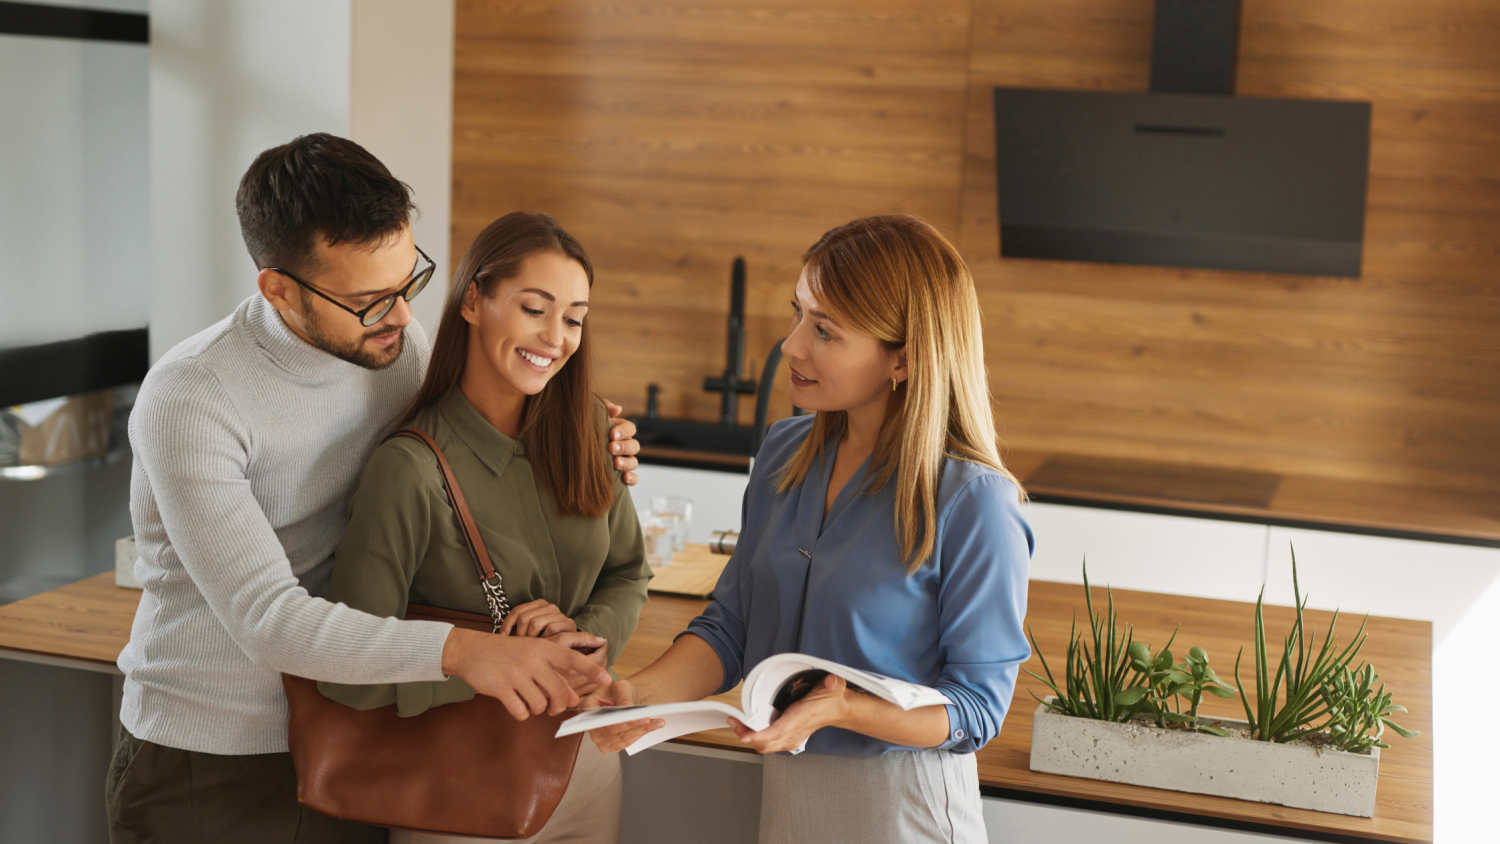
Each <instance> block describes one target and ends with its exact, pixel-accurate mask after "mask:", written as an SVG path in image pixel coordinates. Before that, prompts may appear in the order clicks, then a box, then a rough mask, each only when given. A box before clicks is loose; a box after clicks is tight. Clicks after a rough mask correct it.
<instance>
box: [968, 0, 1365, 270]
mask: <svg viewBox="0 0 1500 844" xmlns="http://www.w3.org/2000/svg"><path fill="white" fill-rule="evenodd" d="M1238 34H1239V0H1157V3H1156V24H1155V34H1154V43H1153V54H1152V67H1151V92H1150V93H1107V92H1097V91H1061V90H1037V89H1019V88H996V89H995V156H996V170H997V176H998V182H999V184H998V188H999V200H1000V254H1001V255H1002V256H1004V257H1024V258H1051V259H1059V260H1070V261H1102V262H1108V263H1127V264H1153V265H1164V266H1177V267H1203V268H1209V269H1225V270H1246V271H1255V272H1279V273H1298V274H1304V275H1333V276H1352V277H1358V276H1359V275H1360V269H1361V253H1362V251H1363V244H1364V218H1365V187H1366V182H1367V181H1368V172H1369V157H1370V104H1369V103H1366V102H1332V101H1320V100H1289V99H1262V98H1250V97H1235V96H1233V93H1234V65H1235V56H1236V43H1237V41H1238Z"/></svg>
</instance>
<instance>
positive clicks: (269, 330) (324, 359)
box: [245, 293, 404, 378]
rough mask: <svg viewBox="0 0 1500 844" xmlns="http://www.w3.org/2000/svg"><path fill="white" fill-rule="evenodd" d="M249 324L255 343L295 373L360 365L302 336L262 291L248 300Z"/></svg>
mask: <svg viewBox="0 0 1500 844" xmlns="http://www.w3.org/2000/svg"><path fill="white" fill-rule="evenodd" d="M245 326H246V328H248V329H249V331H250V336H251V337H253V338H254V339H255V344H256V345H257V346H259V347H260V348H261V349H262V350H264V351H265V353H266V355H267V356H269V357H270V358H271V360H273V361H274V362H276V363H277V364H278V365H279V366H280V367H281V368H282V369H285V370H286V371H287V372H289V373H291V374H292V375H296V376H299V377H303V378H318V377H324V376H329V375H336V374H339V373H341V372H344V371H347V370H346V368H353V369H359V368H360V367H358V366H357V365H356V364H352V363H349V362H348V361H346V360H342V359H340V358H336V357H334V356H333V355H330V354H329V353H327V352H325V351H323V350H322V349H319V348H318V347H316V346H314V345H312V344H311V343H309V342H307V341H306V340H303V339H302V338H301V337H298V336H297V335H296V334H295V333H294V332H293V331H292V329H290V328H288V327H287V324H286V323H285V322H284V321H283V320H282V319H281V314H280V313H278V312H277V310H276V309H275V308H273V307H271V303H270V302H267V301H266V299H265V297H264V296H261V295H260V294H259V293H257V294H255V295H254V296H251V297H250V300H249V301H248V303H247V307H246V310H245ZM403 354H404V352H403Z"/></svg>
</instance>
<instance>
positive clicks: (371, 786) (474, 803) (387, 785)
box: [282, 428, 582, 838]
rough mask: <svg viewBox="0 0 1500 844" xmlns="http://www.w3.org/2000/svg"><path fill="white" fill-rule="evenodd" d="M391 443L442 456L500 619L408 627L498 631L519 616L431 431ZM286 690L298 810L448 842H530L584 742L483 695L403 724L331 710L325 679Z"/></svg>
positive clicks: (552, 720)
mask: <svg viewBox="0 0 1500 844" xmlns="http://www.w3.org/2000/svg"><path fill="white" fill-rule="evenodd" d="M391 437H410V438H412V439H414V440H417V441H419V442H421V443H423V444H425V445H426V446H427V447H428V448H430V449H432V453H433V454H434V455H436V456H437V462H438V468H439V469H440V470H441V471H442V474H443V487H444V489H446V490H447V491H448V498H449V500H450V501H451V502H452V503H453V509H454V511H455V512H456V513H457V514H458V519H459V522H460V524H461V525H462V527H463V531H462V533H463V537H464V542H465V544H467V545H468V547H469V554H470V555H471V556H472V557H473V558H474V566H475V568H476V569H477V570H478V574H479V582H480V586H481V588H483V589H484V594H485V600H486V602H487V603H488V604H489V609H490V615H489V616H488V617H485V616H482V615H477V614H474V613H466V612H459V611H457V610H447V609H440V608H438V607H424V606H417V605H412V606H409V607H407V610H406V618H407V619H422V620H427V621H446V622H448V623H449V624H453V625H454V626H457V627H465V628H469V629H472V630H484V631H488V632H491V633H494V632H496V631H498V630H499V628H500V621H501V620H502V619H503V618H505V615H506V613H508V612H510V605H509V603H508V602H507V601H506V598H505V590H504V587H503V586H502V584H501V582H500V575H499V574H498V573H497V572H496V571H495V567H494V565H493V564H492V563H491V562H490V555H489V551H488V549H486V548H485V546H484V541H483V540H482V539H481V538H480V535H479V527H478V525H477V524H475V522H474V516H473V514H472V513H470V512H469V505H468V503H467V502H466V501H464V496H463V492H462V491H461V490H460V489H459V487H458V481H457V480H455V479H454V477H453V470H452V469H451V468H449V466H448V461H447V459H446V458H444V457H443V452H442V450H441V449H439V448H438V445H437V443H436V442H434V441H433V439H432V437H431V436H429V435H428V434H427V433H426V432H425V431H420V430H417V429H415V428H403V429H401V430H399V431H397V432H395V433H394V434H391ZM387 439H389V438H387ZM282 684H283V685H284V686H285V688H286V699H287V703H289V704H290V705H291V724H290V728H289V730H288V740H289V743H290V745H291V751H292V764H293V766H294V767H295V768H296V770H297V800H298V801H299V802H300V803H302V805H304V806H307V807H308V808H311V809H315V810H317V811H319V812H322V813H323V814H325V815H332V816H333V817H336V818H344V819H345V820H351V821H359V822H361V823H368V824H375V825H377V826H388V827H395V828H398V829H410V830H415V831H418V832H428V833H436V834H440V835H470V836H477V837H482V838H525V837H528V836H531V835H535V834H536V833H537V832H539V831H540V830H541V828H542V826H543V825H545V824H546V823H547V819H548V818H550V817H552V813H553V812H554V811H555V810H556V809H557V804H558V802H559V801H561V800H562V796H563V792H564V791H566V790H567V788H568V780H569V779H570V778H571V777H572V775H573V763H574V760H575V759H576V758H577V757H578V742H579V740H580V739H581V738H582V737H581V736H576V735H575V736H569V737H567V738H561V739H560V738H554V736H555V735H556V734H557V728H558V725H559V724H561V723H562V721H563V720H564V719H565V718H566V717H567V714H566V713H564V714H562V715H557V716H548V715H545V714H543V715H532V716H531V717H529V718H527V719H526V720H525V721H517V720H516V719H515V718H514V717H512V716H511V714H510V713H509V712H508V711H506V709H505V707H504V706H503V705H501V703H500V702H499V701H498V700H495V699H494V698H491V697H486V696H484V695H475V696H474V698H473V699H472V700H469V701H465V702H462V703H450V704H447V705H446V706H439V707H436V708H433V709H430V710H428V711H427V712H424V713H422V714H421V715H418V716H415V717H412V718H401V717H399V716H397V715H396V707H395V705H394V704H392V705H390V706H383V707H380V708H379V709H371V710H368V711H364V712H361V711H359V710H357V709H353V708H351V707H348V706H345V705H344V704H342V703H339V702H338V701H335V700H330V699H329V698H326V697H324V696H323V694H322V693H321V692H319V691H318V684H317V683H316V682H315V681H313V680H308V679H304V678H302V677H293V676H291V675H289V674H283V675H282Z"/></svg>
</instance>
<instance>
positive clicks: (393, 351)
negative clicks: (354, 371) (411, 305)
mask: <svg viewBox="0 0 1500 844" xmlns="http://www.w3.org/2000/svg"><path fill="white" fill-rule="evenodd" d="M302 319H303V324H304V325H306V327H307V338H308V339H309V340H311V341H312V344H313V345H314V346H316V347H318V348H319V349H322V350H323V351H325V352H327V353H328V354H330V355H333V356H334V357H336V358H338V359H339V360H346V361H348V362H350V363H352V364H354V365H355V366H362V367H364V368H365V369H385V368H386V367H388V366H390V365H391V364H393V363H395V362H396V360H397V359H399V358H400V357H401V349H402V347H404V346H405V345H406V329H404V328H390V327H377V328H372V329H370V330H369V331H366V332H365V333H364V334H361V335H360V336H359V339H358V340H354V341H352V342H339V341H337V340H334V339H332V338H330V337H328V336H327V335H325V334H324V333H323V325H322V323H321V321H319V319H318V314H317V311H314V310H313V309H312V308H307V309H306V310H304V311H303V312H302ZM392 332H395V333H398V334H400V335H401V336H399V337H397V338H396V342H394V343H392V344H391V345H390V346H388V347H387V348H384V349H378V348H377V349H368V348H366V347H365V341H366V340H369V339H370V338H372V337H381V336H385V335H387V334H390V333H392Z"/></svg>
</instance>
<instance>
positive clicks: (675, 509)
mask: <svg viewBox="0 0 1500 844" xmlns="http://www.w3.org/2000/svg"><path fill="white" fill-rule="evenodd" d="M651 513H652V515H655V516H670V517H674V518H675V519H676V524H675V525H674V532H673V535H672V549H673V550H674V551H681V550H682V549H684V548H686V547H687V541H688V525H689V523H690V522H692V520H693V499H691V498H687V497H685V496H681V495H658V496H655V497H653V498H652V499H651Z"/></svg>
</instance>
